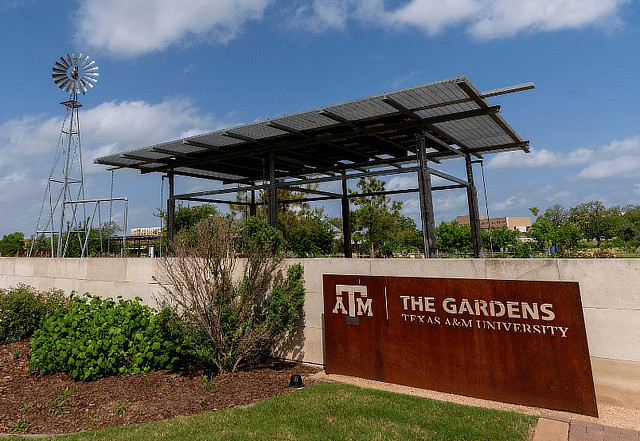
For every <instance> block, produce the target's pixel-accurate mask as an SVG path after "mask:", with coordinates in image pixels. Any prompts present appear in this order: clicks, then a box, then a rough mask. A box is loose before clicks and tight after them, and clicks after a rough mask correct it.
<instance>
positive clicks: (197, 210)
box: [173, 203, 219, 232]
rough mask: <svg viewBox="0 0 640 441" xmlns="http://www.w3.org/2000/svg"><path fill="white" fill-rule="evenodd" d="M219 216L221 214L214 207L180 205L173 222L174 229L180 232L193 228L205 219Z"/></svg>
mask: <svg viewBox="0 0 640 441" xmlns="http://www.w3.org/2000/svg"><path fill="white" fill-rule="evenodd" d="M217 215H219V212H218V210H217V209H216V207H214V206H213V205H208V204H200V205H183V204H182V203H178V206H177V207H176V211H175V214H174V220H173V224H174V228H175V230H176V232H178V231H181V230H184V229H187V228H191V227H193V226H194V225H195V224H197V223H198V222H200V221H201V220H203V219H206V218H208V217H210V216H217Z"/></svg>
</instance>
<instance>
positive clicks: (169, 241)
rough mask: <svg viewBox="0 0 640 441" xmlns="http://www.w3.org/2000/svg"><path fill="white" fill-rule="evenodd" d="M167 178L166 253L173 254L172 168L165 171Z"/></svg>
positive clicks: (174, 202)
mask: <svg viewBox="0 0 640 441" xmlns="http://www.w3.org/2000/svg"><path fill="white" fill-rule="evenodd" d="M167 178H168V180H169V199H168V200H167V255H169V256H173V255H174V254H175V248H174V236H175V213H176V199H175V176H174V174H173V170H169V171H167ZM125 233H126V232H125Z"/></svg>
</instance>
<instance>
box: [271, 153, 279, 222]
mask: <svg viewBox="0 0 640 441" xmlns="http://www.w3.org/2000/svg"><path fill="white" fill-rule="evenodd" d="M269 225H271V226H272V227H273V228H278V190H277V186H276V157H275V153H274V152H270V153H269Z"/></svg>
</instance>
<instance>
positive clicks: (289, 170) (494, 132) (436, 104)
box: [95, 76, 534, 257]
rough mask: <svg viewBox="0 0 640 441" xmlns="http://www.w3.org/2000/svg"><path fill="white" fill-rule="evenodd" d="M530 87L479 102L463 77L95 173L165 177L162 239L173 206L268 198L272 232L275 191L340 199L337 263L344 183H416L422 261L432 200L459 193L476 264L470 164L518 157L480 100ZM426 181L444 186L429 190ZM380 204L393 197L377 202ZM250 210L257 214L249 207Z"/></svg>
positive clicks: (243, 129)
mask: <svg viewBox="0 0 640 441" xmlns="http://www.w3.org/2000/svg"><path fill="white" fill-rule="evenodd" d="M533 87H534V86H533V84H532V83H527V84H523V85H519V86H512V87H507V88H503V89H497V90H493V91H489V92H484V93H482V92H480V91H478V90H477V89H476V87H475V86H474V85H473V84H472V83H471V82H470V81H469V80H468V79H467V78H466V77H464V76H460V77H456V78H451V79H447V80H443V81H438V82H434V83H429V84H424V85H421V86H415V87H410V88H407V89H402V90H398V91H394V92H389V93H385V94H380V95H375V96H370V97H367V98H361V99H357V100H353V101H348V102H345V103H341V104H336V105H333V106H327V107H321V108H317V109H313V110H308V111H304V112H300V113H295V114H290V115H284V116H280V117H277V118H272V119H269V120H266V121H260V122H255V123H250V124H245V125H241V126H237V127H233V128H229V129H224V130H218V131H214V132H210V133H204V134H201V135H196V136H191V137H188V138H184V139H179V140H175V141H170V142H166V143H162V144H157V145H152V146H148V147H145V148H141V149H136V150H132V151H127V152H123V153H119V154H116V155H110V156H105V157H101V158H98V159H96V161H95V162H96V163H97V164H104V165H109V166H113V167H116V168H133V169H137V170H140V172H142V173H151V172H161V173H166V174H167V175H168V176H169V187H170V188H169V203H168V206H167V207H168V208H167V210H168V216H167V217H168V225H167V236H168V241H169V243H171V240H172V237H173V221H172V217H173V210H174V206H175V200H190V201H198V202H216V203H219V202H223V203H233V204H237V202H236V201H232V200H220V199H215V198H213V197H214V196H217V195H222V194H228V193H236V192H247V191H249V192H251V193H252V195H253V192H255V191H256V190H267V191H268V192H269V201H268V205H269V210H268V211H269V222H270V223H271V224H272V225H274V226H275V225H277V211H278V210H277V207H278V205H279V204H282V203H287V202H294V201H292V200H288V201H278V200H277V192H276V189H277V188H285V187H286V188H291V189H295V190H298V191H305V192H311V193H316V196H315V197H311V198H309V199H307V200H321V199H334V198H341V199H342V202H343V204H342V207H343V210H342V211H343V213H342V214H343V227H344V236H345V255H346V256H349V257H350V255H351V251H350V248H351V246H350V243H351V239H350V228H349V225H348V223H349V220H348V209H349V203H348V198H349V197H350V196H352V195H348V194H347V191H346V181H347V180H348V179H358V178H360V177H364V176H376V175H393V174H399V173H409V172H417V173H418V183H417V184H418V188H417V189H412V190H405V191H418V192H419V193H420V202H421V214H422V227H423V234H424V239H425V253H426V254H427V255H428V256H429V257H435V256H436V255H437V250H436V247H435V225H434V220H433V206H432V201H431V199H432V198H431V192H432V191H433V190H440V189H449V188H466V189H467V194H468V199H469V211H470V216H471V218H472V219H475V220H476V221H477V222H472V233H473V236H474V254H475V255H476V256H480V255H481V253H482V243H481V240H482V239H481V235H480V224H479V212H478V206H477V196H476V191H475V187H474V185H473V173H472V166H471V164H472V157H475V158H482V156H483V155H484V154H487V153H495V152H504V151H512V150H522V151H524V152H528V151H529V150H528V144H529V142H528V141H525V140H523V139H522V138H521V137H520V136H519V135H518V134H517V133H516V132H515V131H514V130H513V129H512V128H511V127H510V126H509V124H508V123H507V122H506V121H505V120H504V118H502V117H501V116H500V115H499V111H500V107H499V106H495V105H491V104H490V103H489V102H488V101H487V100H486V99H487V98H489V97H492V96H497V95H502V94H505V93H511V92H516V91H521V90H526V89H531V88H533ZM454 158H458V159H461V158H464V159H465V161H466V163H467V177H466V179H461V178H457V177H454V176H451V175H449V174H447V173H443V172H440V171H438V170H436V169H433V168H431V167H430V166H429V162H434V163H440V162H441V161H443V160H447V159H454ZM176 175H182V176H188V177H195V178H202V179H209V180H216V181H220V182H222V183H223V184H232V186H231V188H222V189H217V190H210V191H201V192H195V193H187V194H181V195H176V194H174V192H173V182H174V176H176ZM431 175H436V176H439V177H441V178H444V179H447V180H449V181H450V182H451V185H446V186H440V187H432V186H431V178H430V176H431ZM335 180H342V182H343V185H342V187H343V192H342V194H339V193H330V192H324V191H315V190H308V189H306V188H301V187H300V186H301V185H305V184H311V183H322V182H329V181H335ZM385 193H388V194H391V193H398V191H396V192H392V191H389V192H385ZM252 200H253V201H254V202H252V203H251V208H252V213H255V205H256V203H255V199H254V198H252Z"/></svg>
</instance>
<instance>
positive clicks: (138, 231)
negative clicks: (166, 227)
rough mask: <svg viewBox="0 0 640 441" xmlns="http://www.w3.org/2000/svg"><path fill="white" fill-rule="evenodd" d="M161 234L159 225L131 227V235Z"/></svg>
mask: <svg viewBox="0 0 640 441" xmlns="http://www.w3.org/2000/svg"><path fill="white" fill-rule="evenodd" d="M161 234H162V228H161V227H140V228H132V229H131V236H159V235H161Z"/></svg>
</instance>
